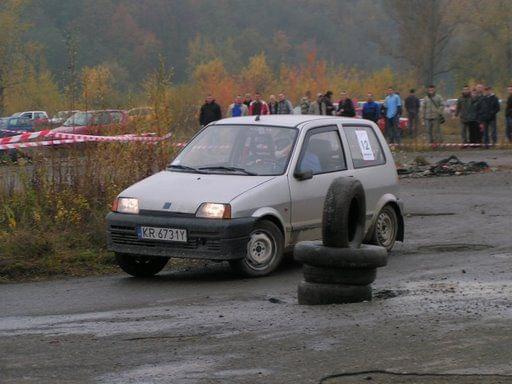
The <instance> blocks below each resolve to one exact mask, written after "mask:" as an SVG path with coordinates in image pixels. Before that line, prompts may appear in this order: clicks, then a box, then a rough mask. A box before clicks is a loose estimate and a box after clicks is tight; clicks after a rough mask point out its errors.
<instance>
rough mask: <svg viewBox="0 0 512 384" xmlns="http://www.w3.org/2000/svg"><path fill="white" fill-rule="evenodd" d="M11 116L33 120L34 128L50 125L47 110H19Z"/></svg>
mask: <svg viewBox="0 0 512 384" xmlns="http://www.w3.org/2000/svg"><path fill="white" fill-rule="evenodd" d="M11 117H23V118H26V119H29V120H32V121H33V125H34V129H37V128H40V127H43V126H45V125H49V119H48V113H46V112H45V111H24V112H17V113H15V114H13V115H12V116H11Z"/></svg>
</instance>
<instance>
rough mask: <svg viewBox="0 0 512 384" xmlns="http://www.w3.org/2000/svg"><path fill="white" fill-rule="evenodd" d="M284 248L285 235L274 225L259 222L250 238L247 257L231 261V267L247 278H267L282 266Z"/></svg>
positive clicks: (268, 222) (267, 222)
mask: <svg viewBox="0 0 512 384" xmlns="http://www.w3.org/2000/svg"><path fill="white" fill-rule="evenodd" d="M283 246H284V237H283V234H282V233H281V231H280V230H279V228H278V227H277V226H276V225H275V224H274V223H272V222H270V221H261V222H258V223H256V225H255V227H254V229H253V230H252V232H251V234H250V236H249V242H248V243H247V250H246V254H245V257H244V258H243V259H240V260H233V261H231V262H230V265H231V267H232V268H233V269H234V270H235V271H236V272H238V273H241V274H243V275H245V276H249V277H258V276H266V275H268V274H270V273H272V272H273V271H274V270H276V268H277V267H278V266H279V264H281V260H282V259H283Z"/></svg>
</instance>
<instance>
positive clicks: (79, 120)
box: [63, 112, 92, 127]
mask: <svg viewBox="0 0 512 384" xmlns="http://www.w3.org/2000/svg"><path fill="white" fill-rule="evenodd" d="M91 118H92V113H90V112H77V113H75V114H74V115H73V116H71V117H70V118H69V119H67V120H66V121H65V122H64V124H63V125H64V126H65V127H72V126H75V125H89V123H90V121H91Z"/></svg>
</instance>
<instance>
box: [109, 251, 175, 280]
mask: <svg viewBox="0 0 512 384" xmlns="http://www.w3.org/2000/svg"><path fill="white" fill-rule="evenodd" d="M116 261H117V264H118V265H119V266H120V267H121V269H122V270H123V271H125V272H126V273H128V274H129V275H132V276H135V277H151V276H154V275H156V274H157V273H158V272H160V271H161V270H162V269H163V268H164V267H165V265H166V264H167V262H168V261H169V258H168V257H154V256H138V255H127V254H124V253H116Z"/></svg>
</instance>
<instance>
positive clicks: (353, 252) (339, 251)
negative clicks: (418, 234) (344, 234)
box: [294, 241, 388, 269]
mask: <svg viewBox="0 0 512 384" xmlns="http://www.w3.org/2000/svg"><path fill="white" fill-rule="evenodd" d="M294 252H295V259H296V260H297V261H299V262H302V263H304V264H309V265H313V266H316V267H327V268H353V269H368V268H378V267H383V266H385V265H386V264H387V259H388V258H387V251H386V248H383V247H379V246H376V245H368V244H363V245H362V246H361V247H360V248H332V247H326V246H324V245H322V242H321V241H302V242H300V243H298V244H297V245H296V246H295V249H294Z"/></svg>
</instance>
